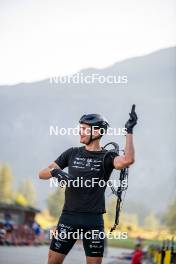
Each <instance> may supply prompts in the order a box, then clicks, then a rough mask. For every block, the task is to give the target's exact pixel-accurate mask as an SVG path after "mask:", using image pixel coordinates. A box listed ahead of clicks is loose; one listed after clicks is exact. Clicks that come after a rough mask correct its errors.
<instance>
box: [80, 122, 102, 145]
mask: <svg viewBox="0 0 176 264" xmlns="http://www.w3.org/2000/svg"><path fill="white" fill-rule="evenodd" d="M98 134H99V129H93V130H92V137H93V138H94V136H96V137H97V135H98ZM79 135H80V143H83V144H86V143H88V142H89V139H90V135H91V127H90V126H89V125H86V124H80V127H79Z"/></svg>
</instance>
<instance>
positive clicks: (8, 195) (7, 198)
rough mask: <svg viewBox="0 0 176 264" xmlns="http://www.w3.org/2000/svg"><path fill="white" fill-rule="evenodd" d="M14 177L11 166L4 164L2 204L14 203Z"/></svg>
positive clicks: (0, 186) (0, 173)
mask: <svg viewBox="0 0 176 264" xmlns="http://www.w3.org/2000/svg"><path fill="white" fill-rule="evenodd" d="M12 182H13V175H12V171H11V168H10V166H9V165H7V164H4V165H2V166H1V167H0V202H1V203H12V202H13V198H14V193H13V187H12Z"/></svg>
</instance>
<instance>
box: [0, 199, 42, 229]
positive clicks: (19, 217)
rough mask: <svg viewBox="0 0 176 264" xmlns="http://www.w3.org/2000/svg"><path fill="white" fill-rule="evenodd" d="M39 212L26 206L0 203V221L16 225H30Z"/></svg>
mask: <svg viewBox="0 0 176 264" xmlns="http://www.w3.org/2000/svg"><path fill="white" fill-rule="evenodd" d="M39 212H40V210H38V209H36V208H32V207H28V206H21V205H16V204H5V203H0V221H8V220H10V221H12V222H14V223H15V224H17V225H24V224H29V225H30V224H31V223H32V222H33V221H34V218H35V215H36V213H39Z"/></svg>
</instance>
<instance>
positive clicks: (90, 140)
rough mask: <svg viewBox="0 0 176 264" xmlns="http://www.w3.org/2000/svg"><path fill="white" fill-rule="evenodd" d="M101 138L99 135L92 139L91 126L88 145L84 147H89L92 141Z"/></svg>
mask: <svg viewBox="0 0 176 264" xmlns="http://www.w3.org/2000/svg"><path fill="white" fill-rule="evenodd" d="M101 137H102V135H99V136H98V137H95V138H92V126H91V129H90V138H89V141H88V143H86V145H89V144H90V143H92V141H94V140H97V139H99V138H101Z"/></svg>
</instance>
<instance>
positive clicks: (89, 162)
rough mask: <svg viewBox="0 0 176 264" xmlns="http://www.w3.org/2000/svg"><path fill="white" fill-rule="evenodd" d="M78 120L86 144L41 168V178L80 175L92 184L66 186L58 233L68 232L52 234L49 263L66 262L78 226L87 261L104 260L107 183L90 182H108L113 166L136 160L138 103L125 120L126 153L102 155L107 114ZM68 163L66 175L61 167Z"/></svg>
mask: <svg viewBox="0 0 176 264" xmlns="http://www.w3.org/2000/svg"><path fill="white" fill-rule="evenodd" d="M79 123H80V143H82V144H84V146H82V147H72V148H69V149H67V150H66V151H65V152H63V153H62V154H61V155H60V156H59V157H58V158H57V159H56V160H55V161H54V162H52V163H51V164H50V165H49V166H48V168H45V169H43V170H41V171H40V172H39V178H40V179H43V180H47V179H49V178H51V177H56V178H57V179H58V181H61V180H63V179H66V182H67V183H68V181H69V179H77V178H79V179H82V180H83V182H84V183H85V182H86V180H89V187H88V186H87V185H83V186H77V187H75V186H73V185H72V184H70V185H68V186H66V189H65V203H64V207H63V210H62V214H61V216H60V219H59V222H58V225H57V230H58V234H61V233H63V234H64V235H65V236H64V238H63V237H62V236H59V235H58V237H55V236H53V238H52V241H51V245H50V250H49V255H48V264H61V263H63V261H64V258H65V257H66V255H67V254H68V253H69V251H70V250H71V248H72V247H73V245H74V244H75V242H76V240H77V239H76V238H75V236H74V235H73V234H76V232H77V231H78V230H79V234H81V232H82V240H83V247H84V250H85V254H86V261H87V264H101V263H102V258H103V252H104V239H103V238H102V237H100V236H99V235H98V234H99V233H101V232H103V231H104V221H103V213H105V212H106V211H105V195H104V193H105V189H106V186H104V187H102V186H100V185H99V184H98V183H97V182H96V183H95V184H94V185H93V184H92V185H91V186H90V183H92V179H104V181H105V182H107V181H108V180H109V177H110V175H111V173H112V170H113V169H116V170H121V169H123V168H125V167H127V166H129V165H131V164H133V163H134V146H133V127H134V126H135V125H136V124H137V115H136V113H135V105H133V107H132V110H131V113H130V118H129V120H128V121H127V122H126V124H125V127H126V130H127V135H126V143H125V154H124V155H123V156H118V155H107V157H106V159H105V160H104V159H103V157H104V155H105V153H106V152H107V150H106V149H103V148H102V147H101V145H100V139H101V137H102V134H103V133H102V131H107V129H108V126H109V124H108V122H107V120H106V119H105V118H104V117H102V116H101V115H98V114H88V115H83V116H82V117H81V119H80V120H79ZM103 160H104V168H105V169H103ZM66 167H68V174H67V177H65V175H64V172H63V171H62V170H63V169H64V168H66ZM62 176H63V177H62ZM58 202H59V201H58ZM88 235H89V236H88Z"/></svg>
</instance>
